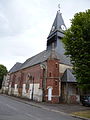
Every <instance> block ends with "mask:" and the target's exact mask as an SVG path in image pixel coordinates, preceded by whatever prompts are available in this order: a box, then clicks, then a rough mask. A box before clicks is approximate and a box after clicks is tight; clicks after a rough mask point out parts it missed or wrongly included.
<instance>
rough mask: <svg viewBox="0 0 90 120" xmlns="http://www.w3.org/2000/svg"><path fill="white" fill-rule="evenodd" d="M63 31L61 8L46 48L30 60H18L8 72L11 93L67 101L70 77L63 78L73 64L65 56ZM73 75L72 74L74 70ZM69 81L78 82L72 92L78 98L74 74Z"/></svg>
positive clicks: (41, 99)
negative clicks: (67, 79)
mask: <svg viewBox="0 0 90 120" xmlns="http://www.w3.org/2000/svg"><path fill="white" fill-rule="evenodd" d="M64 30H66V26H65V24H64V21H63V18H62V15H61V13H60V11H57V14H56V17H55V20H54V22H53V25H52V28H51V31H50V33H49V36H48V37H47V48H46V50H44V51H42V52H40V53H39V54H37V55H35V56H33V57H31V58H29V59H27V60H26V61H25V62H24V63H16V64H15V65H14V66H13V67H12V68H11V70H10V71H9V74H10V80H9V91H8V94H10V95H15V96H21V97H27V98H29V99H31V100H36V101H45V102H50V103H59V102H60V101H61V100H63V102H65V101H67V100H68V99H67V97H66V95H65V93H66V92H65V88H66V86H67V84H66V83H67V81H65V80H64V79H66V77H67V76H66V77H64V76H65V75H64V74H66V72H65V71H66V70H67V69H72V65H71V63H70V59H69V58H68V57H66V56H65V55H64V53H65V49H64V45H63V43H62V41H61V39H62V38H63V37H64ZM67 74H69V72H68V73H67ZM70 75H71V76H73V74H72V73H70ZM70 81H71V82H70V83H73V84H74V83H75V86H74V87H73V89H75V90H73V92H72V94H71V95H72V96H76V101H77V99H78V98H77V92H76V80H75V79H73V77H72V78H71V79H70ZM65 82H66V83H65ZM70 83H68V84H70ZM71 86H72V85H71ZM67 96H68V93H67ZM69 96H70V94H69ZM62 98H63V99H62ZM74 102H75V101H74Z"/></svg>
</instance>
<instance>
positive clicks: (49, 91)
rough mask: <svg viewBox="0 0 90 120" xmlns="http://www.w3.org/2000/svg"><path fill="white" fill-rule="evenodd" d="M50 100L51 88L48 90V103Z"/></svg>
mask: <svg viewBox="0 0 90 120" xmlns="http://www.w3.org/2000/svg"><path fill="white" fill-rule="evenodd" d="M51 100H52V88H51V87H50V88H48V101H51Z"/></svg>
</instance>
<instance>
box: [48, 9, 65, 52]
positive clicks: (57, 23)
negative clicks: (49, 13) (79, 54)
mask: <svg viewBox="0 0 90 120" xmlns="http://www.w3.org/2000/svg"><path fill="white" fill-rule="evenodd" d="M65 30H66V26H65V24H64V20H63V18H62V14H61V12H60V10H58V11H57V14H56V17H55V20H54V22H53V25H52V27H51V30H50V33H49V35H48V37H47V50H51V49H52V43H54V46H55V51H56V52H58V53H59V52H60V54H64V52H65V50H64V47H63V43H62V41H61V38H63V37H64V31H65Z"/></svg>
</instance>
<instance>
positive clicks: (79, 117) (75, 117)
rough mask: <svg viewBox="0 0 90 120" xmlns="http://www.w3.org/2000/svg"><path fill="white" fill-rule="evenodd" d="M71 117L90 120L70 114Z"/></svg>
mask: <svg viewBox="0 0 90 120" xmlns="http://www.w3.org/2000/svg"><path fill="white" fill-rule="evenodd" d="M71 116H72V117H74V118H79V119H82V120H90V119H89V118H85V117H80V116H76V115H72V114H71Z"/></svg>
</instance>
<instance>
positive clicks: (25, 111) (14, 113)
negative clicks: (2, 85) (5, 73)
mask: <svg viewBox="0 0 90 120" xmlns="http://www.w3.org/2000/svg"><path fill="white" fill-rule="evenodd" d="M0 120H80V119H78V118H74V117H71V116H69V115H67V114H64V113H58V112H55V111H50V110H47V109H46V110H45V109H42V108H39V107H35V106H32V105H28V104H25V103H22V102H19V101H16V100H14V99H11V98H10V97H7V96H2V95H0Z"/></svg>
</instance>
